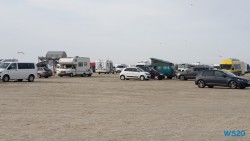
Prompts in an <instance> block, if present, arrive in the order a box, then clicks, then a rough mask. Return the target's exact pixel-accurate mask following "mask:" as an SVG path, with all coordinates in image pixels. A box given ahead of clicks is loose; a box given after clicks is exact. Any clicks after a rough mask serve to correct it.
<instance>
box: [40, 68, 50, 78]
mask: <svg viewBox="0 0 250 141" xmlns="http://www.w3.org/2000/svg"><path fill="white" fill-rule="evenodd" d="M50 76H52V71H51V69H49V68H47V67H38V68H37V77H39V78H41V77H45V78H48V77H50Z"/></svg>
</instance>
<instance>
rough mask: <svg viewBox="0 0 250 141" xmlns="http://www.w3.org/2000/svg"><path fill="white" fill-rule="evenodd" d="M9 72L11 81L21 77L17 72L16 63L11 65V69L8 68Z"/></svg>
mask: <svg viewBox="0 0 250 141" xmlns="http://www.w3.org/2000/svg"><path fill="white" fill-rule="evenodd" d="M7 72H8V74H9V76H10V79H19V77H18V76H19V75H18V72H17V64H16V63H11V64H10V65H9V67H8V68H7Z"/></svg>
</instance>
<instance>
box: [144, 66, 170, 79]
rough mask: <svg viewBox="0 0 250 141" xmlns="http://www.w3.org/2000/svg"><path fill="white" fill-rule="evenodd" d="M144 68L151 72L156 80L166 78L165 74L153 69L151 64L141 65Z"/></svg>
mask: <svg viewBox="0 0 250 141" xmlns="http://www.w3.org/2000/svg"><path fill="white" fill-rule="evenodd" d="M139 68H141V69H142V70H144V71H146V72H149V73H150V75H151V79H155V80H162V79H164V78H165V76H164V74H162V73H159V72H158V71H157V70H155V69H153V68H152V67H149V66H139Z"/></svg>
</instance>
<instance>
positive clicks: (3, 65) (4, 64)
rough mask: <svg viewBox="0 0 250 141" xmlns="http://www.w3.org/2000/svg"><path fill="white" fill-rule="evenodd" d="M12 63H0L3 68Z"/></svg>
mask: <svg viewBox="0 0 250 141" xmlns="http://www.w3.org/2000/svg"><path fill="white" fill-rule="evenodd" d="M9 64H10V63H0V68H1V69H6V68H7V67H8V66H9Z"/></svg>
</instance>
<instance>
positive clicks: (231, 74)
mask: <svg viewBox="0 0 250 141" xmlns="http://www.w3.org/2000/svg"><path fill="white" fill-rule="evenodd" d="M223 72H224V73H226V74H227V75H229V76H232V77H235V76H236V75H235V74H233V73H231V72H227V71H223Z"/></svg>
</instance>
